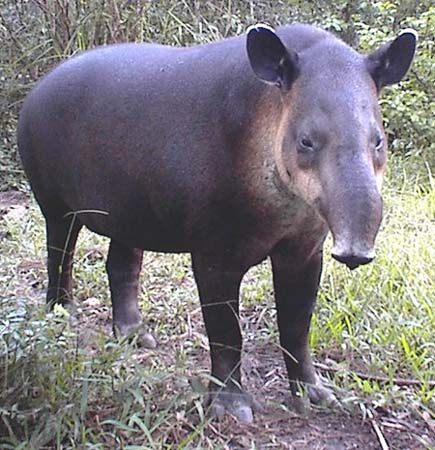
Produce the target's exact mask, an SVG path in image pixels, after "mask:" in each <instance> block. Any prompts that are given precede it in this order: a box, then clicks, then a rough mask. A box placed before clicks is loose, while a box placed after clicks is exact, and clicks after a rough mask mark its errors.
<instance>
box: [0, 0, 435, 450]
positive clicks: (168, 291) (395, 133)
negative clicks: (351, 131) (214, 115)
mask: <svg viewBox="0 0 435 450" xmlns="http://www.w3.org/2000/svg"><path fill="white" fill-rule="evenodd" d="M292 21H300V22H307V23H315V24H318V25H320V26H322V27H323V28H325V29H327V30H330V31H332V32H334V33H336V34H338V35H339V36H341V37H342V38H343V39H344V40H345V41H347V42H349V43H350V44H352V45H353V46H355V47H357V48H359V49H360V50H362V51H370V50H372V49H374V48H376V47H377V46H379V45H380V44H381V43H384V42H386V41H387V40H388V39H391V38H392V37H394V36H395V35H396V34H397V33H398V32H399V31H400V30H401V29H403V28H406V27H412V28H414V29H416V30H417V31H418V33H419V36H420V42H419V47H418V56H417V57H416V60H415V63H414V65H413V68H412V70H411V72H410V74H409V75H408V77H407V78H406V80H405V81H403V82H402V83H401V84H400V85H399V86H396V87H392V88H390V89H388V90H385V92H384V93H383V95H382V101H381V103H382V107H383V111H384V115H385V126H386V130H387V133H388V138H389V144H390V152H391V154H392V157H391V161H390V169H389V174H388V176H387V182H386V186H385V201H386V211H387V214H386V218H385V223H384V229H383V231H382V233H381V234H380V236H379V239H378V242H379V257H378V259H377V261H376V263H374V264H372V265H370V266H368V267H367V268H363V269H360V270H358V271H357V273H352V274H350V273H349V272H348V271H346V269H344V268H342V267H339V266H337V264H334V263H332V262H331V261H329V260H328V261H327V267H326V270H325V275H324V277H323V285H322V291H321V293H320V298H319V306H318V310H317V315H316V318H315V322H314V324H313V334H312V344H313V348H314V350H315V353H316V356H317V358H318V360H319V361H322V367H323V368H324V375H328V376H329V378H330V381H331V382H332V383H333V384H334V385H335V386H337V389H338V391H339V397H340V398H341V399H342V401H343V403H344V405H345V407H346V409H347V410H348V413H349V414H350V415H351V416H354V417H357V416H358V410H359V409H362V410H363V411H365V412H366V413H367V411H369V413H368V414H374V415H375V416H376V415H377V417H383V418H385V417H386V418H387V419H385V420H388V421H389V422H388V423H390V424H394V426H391V427H390V428H388V426H386V425H385V426H384V428H383V429H384V433H386V434H387V437H388V432H391V433H392V431H391V430H393V431H394V430H395V431H396V432H398V431H397V430H398V429H400V427H402V431H403V436H405V437H403V439H404V441H403V442H402V440H401V439H402V438H397V436H396V435H394V434H392V435H390V436H389V439H390V440H391V441H393V442H394V444H393V447H392V448H413V449H414V448H415V449H417V448H435V447H434V446H435V444H433V443H432V444H431V443H430V442H431V441H432V442H434V441H435V439H434V438H435V425H434V424H435V422H434V421H435V417H434V415H435V387H434V383H433V382H434V379H435V369H434V367H435V344H434V342H435V312H434V311H435V308H434V291H435V289H434V280H435V269H434V264H433V262H434V260H435V249H434V246H433V236H434V234H435V223H434V221H435V182H434V179H433V173H434V166H435V126H434V119H433V118H434V116H435V47H434V35H435V6H433V2H432V1H430V0H424V1H418V2H417V1H410V0H406V1H399V0H391V1H374V2H369V1H351V0H337V1H335V2H329V1H326V0H313V1H306V2H303V1H297V0H287V1H248V0H246V1H242V0H232V1H231V0H221V1H218V0H216V1H209V2H202V1H194V0H182V1H175V0H162V1H159V2H155V1H145V0H142V1H140V0H75V1H67V0H16V1H14V0H0V191H8V194H9V193H10V192H11V190H19V191H24V192H26V189H27V188H26V182H25V179H24V174H23V172H22V170H21V168H20V164H19V161H18V157H17V153H16V141H15V129H16V122H17V115H18V111H19V107H20V104H21V102H22V99H23V98H24V96H25V94H26V93H27V92H28V91H29V89H30V88H31V87H32V86H33V84H34V83H35V82H36V81H37V80H38V79H39V78H40V77H41V76H42V75H43V74H44V73H46V72H47V71H48V70H49V69H50V68H51V67H52V66H53V65H55V64H57V63H58V62H59V61H61V60H63V59H65V58H67V57H69V56H71V55H73V54H74V53H76V52H77V51H80V50H84V49H87V48H91V47H94V46H96V45H101V44H106V43H111V42H121V41H153V42H162V43H167V44H171V45H193V44H195V43H201V42H207V41H212V40H216V39H219V38H222V37H225V36H230V35H234V34H241V33H243V32H244V30H245V29H246V27H247V26H248V25H250V24H252V23H256V22H266V23H270V24H271V25H274V26H275V25H278V24H281V23H288V22H292ZM2 198H15V197H13V196H11V197H0V248H1V253H0V447H1V448H10V449H12V448H17V449H18V448H23V449H24V448H25V449H27V448H29V449H39V448H131V449H133V448H149V449H160V448H168V449H169V448H174V449H183V448H186V449H187V448H189V449H190V448H210V449H212V448H213V449H215V448H252V449H254V448H319V449H320V448H324V447H322V446H321V445H322V442H323V441H322V440H321V439H322V438H324V437H325V436H323V437H322V436H320V437H318V441H317V442H318V444H316V445H318V446H317V447H315V446H314V444H312V446H307V445H308V444H307V443H306V442H309V438H310V436H309V434H307V431H306V430H305V431H303V430H302V428H301V429H300V434H299V435H298V438H299V440H304V442H305V443H304V444H303V445H302V446H301V447H297V446H296V445H297V444H294V442H295V441H297V437H292V436H288V433H289V432H288V429H285V427H284V428H283V423H284V422H283V419H282V416H280V417H279V418H278V419H276V421H275V422H273V420H275V419H273V420H272V419H270V417H274V418H276V415H279V414H278V413H279V412H280V411H281V412H282V411H283V410H285V411H286V414H287V416H286V419H285V420H287V421H288V420H290V419H294V420H296V419H295V417H294V416H292V415H291V414H292V413H290V412H288V411H287V410H286V409H285V408H284V406H283V402H284V401H283V399H284V398H285V395H286V394H284V393H286V392H287V386H286V383H285V377H284V372H283V364H282V361H281V359H280V356H278V354H277V352H275V353H274V354H273V355H271V354H270V350H269V354H267V351H266V350H267V349H268V348H270V347H272V346H276V344H275V343H276V341H277V340H276V326H275V323H274V321H275V313H274V310H273V306H272V305H273V298H272V287H271V281H270V279H269V275H268V269H269V267H268V265H267V264H264V265H262V266H260V267H258V268H256V269H255V270H254V271H252V272H251V273H250V274H249V275H248V277H247V281H246V283H245V285H244V286H245V288H244V294H243V295H244V297H243V303H244V312H243V315H242V323H241V326H242V327H243V329H244V333H245V335H246V336H247V339H248V345H247V355H248V358H250V359H252V360H255V358H256V355H257V353H259V354H261V355H263V354H264V355H265V356H264V358H263V359H262V357H258V358H259V360H260V361H259V367H261V366H263V372H259V371H260V369H259V367H256V370H257V372H256V370H251V373H250V374H249V373H247V379H248V386H249V387H250V390H251V391H253V393H259V392H261V395H265V396H269V397H270V396H274V400H275V403H274V404H273V405H272V408H271V411H272V412H271V413H270V414H269V416H268V415H267V414H265V415H264V416H261V415H260V419H259V421H261V420H264V421H265V422H264V423H263V428H264V427H266V428H267V426H269V428H270V429H271V430H272V431H270V433H269V434H268V435H267V436H265V435H264V434H262V431H261V429H260V428H250V429H246V428H245V429H242V430H240V429H239V428H237V426H236V425H234V424H232V423H229V424H228V423H226V424H225V423H224V424H220V425H219V426H218V425H209V424H208V422H207V420H205V419H204V411H203V409H202V406H201V401H200V400H201V398H202V394H203V391H202V389H203V388H202V384H201V383H200V382H199V380H202V381H203V380H204V378H205V375H204V373H206V366H207V362H206V361H205V358H206V351H205V350H204V344H203V342H204V338H203V334H202V329H201V323H200V314H199V310H198V308H197V306H198V304H197V301H196V291H195V288H194V284H193V280H192V278H191V275H190V272H189V259H188V258H187V257H185V256H181V257H180V256H177V257H172V256H166V257H163V256H156V255H154V254H149V255H148V256H147V257H146V261H145V264H146V265H147V268H148V270H147V273H146V274H144V280H143V288H142V294H141V300H142V306H143V310H144V311H145V312H146V314H147V317H148V319H149V320H150V323H151V324H152V325H153V327H154V332H155V334H156V335H157V336H158V337H159V340H160V343H161V348H163V349H164V350H160V351H157V352H146V351H140V352H138V351H137V349H135V348H134V347H133V346H131V345H129V344H127V343H125V342H113V341H111V340H110V339H108V337H107V334H108V332H107V323H108V322H107V316H108V302H107V300H106V298H107V285H106V284H105V276H104V260H103V256H102V255H104V253H105V249H106V247H107V242H106V241H105V240H104V239H102V238H99V237H96V236H91V235H90V234H85V235H84V236H83V237H82V238H81V240H80V242H79V253H78V255H77V260H78V262H79V264H78V267H77V275H76V278H77V286H76V295H77V298H78V299H79V300H80V301H79V305H80V306H79V309H78V311H76V312H75V313H74V314H73V315H71V316H70V315H69V314H68V312H66V311H65V310H63V309H61V308H58V309H56V310H55V311H54V312H53V313H50V314H48V315H47V314H46V311H45V310H44V309H43V308H41V304H42V301H43V300H42V298H43V286H41V283H42V282H43V281H44V280H45V271H44V256H45V255H44V236H43V232H44V230H43V223H42V220H41V216H40V214H39V211H38V210H37V208H36V207H35V204H34V202H33V201H32V200H28V199H27V196H25V200H22V197H21V196H19V198H20V201H17V202H16V206H14V207H12V208H11V207H10V206H11V204H12V205H15V203H14V201H13V200H10V202H9V204H6V203H2V200H1V199H2ZM23 204H24V205H26V208H24V207H23ZM165 299H166V301H165ZM186 317H187V318H188V320H187V321H186V320H185V318H186ZM74 318H75V319H74ZM98 330H100V331H98ZM105 332H106V333H105ZM252 364H253V365H254V366H255V364H254V363H251V365H252ZM279 365H280V366H281V368H280V369H279V370H278V372H277V375H276V381H274V382H273V383H272V382H270V383H269V384H267V386H269V387H264V388H263V386H262V384H261V383H262V382H264V383H265V379H266V378H267V376H266V375H264V374H265V373H266V372H267V374H271V373H272V372H273V373H275V371H276V370H277V369H276V367H277V366H279ZM248 367H249V364H248ZM264 367H266V368H267V370H266V369H264ZM269 369H270V370H269ZM247 372H249V371H247ZM259 373H262V374H263V375H264V377H265V379H264V380H262V381H261V380H260V381H258V379H259V378H261V377H260V375H259ZM274 380H275V378H274ZM259 383H260V384H259ZM271 386H272V388H273V389H271V388H270V387H271ZM262 389H263V390H262ZM277 393H279V398H278V395H277ZM269 406H270V405H269ZM269 412H270V411H269ZM289 418H290V419H289ZM313 420H315V421H319V420H320V419H319V417H318V416H317V417H316V418H315V419H313ZM328 420H333V419H332V418H331V416H329V419H328ZM340 420H341V419H340ZM343 420H348V419H343ZM355 420H356V421H357V422H358V423H359V419H355ZM379 421H381V419H379ZM352 423H353V422H352ZM277 424H281V425H277ZM292 427H294V429H297V426H296V424H295V422H292ZM395 427H396V428H395ZM398 427H399V428H398ZM399 431H400V430H399ZM304 433H305V434H304ZM354 434H355V435H357V434H358V432H357V431H355V432H354ZM346 439H349V442H351V441H352V437H351V436H347V437H346ZM361 439H362V438H361ZM394 439H397V440H394ZM230 442H231V445H232V447H231V446H230ZM284 442H285V443H286V445H287V447H285V446H284V444H283V443H284ZM352 442H353V441H352ZM358 442H359V441H358ZM361 442H365V441H361ZM135 445H136V446H135ZM266 445H267V446H268V447H266ZM293 445H294V446H293ZM310 445H311V444H310ZM325 445H326V444H325ZM337 448H338V447H337ZM344 448H346V447H344ZM347 448H351V447H350V445H349V447H347Z"/></svg>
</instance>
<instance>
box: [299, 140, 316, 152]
mask: <svg viewBox="0 0 435 450" xmlns="http://www.w3.org/2000/svg"><path fill="white" fill-rule="evenodd" d="M313 150H314V144H313V141H312V140H311V139H310V138H307V137H303V138H301V139H300V140H299V151H301V152H309V151H313Z"/></svg>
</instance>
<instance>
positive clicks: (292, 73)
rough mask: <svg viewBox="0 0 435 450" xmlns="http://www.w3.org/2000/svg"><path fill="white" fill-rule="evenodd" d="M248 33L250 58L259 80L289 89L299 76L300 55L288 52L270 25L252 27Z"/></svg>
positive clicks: (247, 43) (247, 44) (247, 45)
mask: <svg viewBox="0 0 435 450" xmlns="http://www.w3.org/2000/svg"><path fill="white" fill-rule="evenodd" d="M247 33H248V36H247V42H246V48H247V51H248V58H249V62H250V63H251V67H252V70H253V71H254V73H255V75H256V76H257V78H259V79H260V80H261V81H264V82H265V83H269V84H273V85H275V86H278V87H280V88H285V89H288V88H289V87H290V86H291V83H292V82H293V81H294V79H295V78H296V77H297V74H298V67H297V62H298V55H297V54H296V53H295V52H292V51H290V50H288V49H287V48H286V47H285V45H284V44H283V43H282V41H281V39H280V38H279V37H278V36H277V35H276V34H275V31H274V29H273V28H271V27H269V26H268V25H263V24H257V25H253V26H250V27H249V28H248V31H247Z"/></svg>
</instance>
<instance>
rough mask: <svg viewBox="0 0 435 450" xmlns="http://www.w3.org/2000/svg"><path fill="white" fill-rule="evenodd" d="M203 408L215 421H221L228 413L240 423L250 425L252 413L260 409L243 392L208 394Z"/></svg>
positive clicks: (252, 419)
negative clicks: (206, 409)
mask: <svg viewBox="0 0 435 450" xmlns="http://www.w3.org/2000/svg"><path fill="white" fill-rule="evenodd" d="M205 406H206V407H207V408H208V411H209V413H210V415H211V416H213V417H216V418H217V419H222V418H223V416H224V415H225V413H229V414H231V415H233V416H234V417H235V418H236V419H237V420H238V421H240V422H242V423H252V422H253V421H254V411H255V410H258V409H260V408H261V407H260V405H259V404H257V403H255V402H254V401H253V400H252V398H251V397H250V396H249V395H248V394H246V393H244V392H226V391H221V392H212V393H209V394H208V396H207V398H206V400H205Z"/></svg>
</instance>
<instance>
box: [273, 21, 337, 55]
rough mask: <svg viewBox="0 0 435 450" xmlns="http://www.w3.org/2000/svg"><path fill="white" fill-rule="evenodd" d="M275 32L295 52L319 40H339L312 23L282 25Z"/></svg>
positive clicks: (301, 50)
mask: <svg viewBox="0 0 435 450" xmlns="http://www.w3.org/2000/svg"><path fill="white" fill-rule="evenodd" d="M276 33H277V35H278V36H279V37H280V39H281V40H282V41H283V42H284V44H285V45H286V47H287V48H290V49H292V50H293V51H296V52H303V51H304V50H306V49H308V48H310V47H312V46H313V45H316V44H318V43H319V42H321V41H326V40H335V41H340V40H339V39H338V38H337V37H336V36H334V35H333V34H331V33H328V32H327V31H325V30H321V29H320V28H317V27H315V26H313V25H306V24H301V23H295V24H292V25H284V26H282V27H279V28H278V29H277V30H276Z"/></svg>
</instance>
